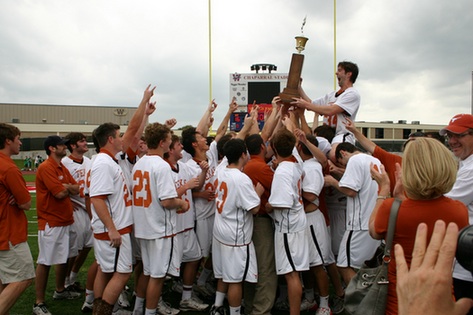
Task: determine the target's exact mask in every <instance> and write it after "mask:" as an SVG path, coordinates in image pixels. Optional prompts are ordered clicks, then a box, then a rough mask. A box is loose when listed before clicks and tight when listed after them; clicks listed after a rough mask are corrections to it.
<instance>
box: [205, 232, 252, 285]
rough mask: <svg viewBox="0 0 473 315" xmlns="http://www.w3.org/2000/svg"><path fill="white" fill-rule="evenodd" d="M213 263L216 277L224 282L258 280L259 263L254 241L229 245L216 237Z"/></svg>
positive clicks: (213, 244)
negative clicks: (239, 244) (241, 244)
mask: <svg viewBox="0 0 473 315" xmlns="http://www.w3.org/2000/svg"><path fill="white" fill-rule="evenodd" d="M212 265H213V270H214V275H215V278H217V279H222V280H223V282H226V283H239V282H243V281H247V282H251V283H256V282H258V264H257V262H256V252H255V247H254V245H253V242H251V243H250V244H248V245H243V246H228V245H225V244H222V243H220V242H219V241H217V240H216V239H215V238H214V239H213V243H212Z"/></svg>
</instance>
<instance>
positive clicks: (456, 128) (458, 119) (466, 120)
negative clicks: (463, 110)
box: [439, 114, 473, 136]
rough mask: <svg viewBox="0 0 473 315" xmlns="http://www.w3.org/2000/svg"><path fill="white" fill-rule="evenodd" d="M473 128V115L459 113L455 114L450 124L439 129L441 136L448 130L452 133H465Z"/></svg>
mask: <svg viewBox="0 0 473 315" xmlns="http://www.w3.org/2000/svg"><path fill="white" fill-rule="evenodd" d="M470 128H471V129H473V115H470V114H458V115H455V116H453V118H452V119H450V122H449V123H448V126H447V127H445V128H443V129H442V130H440V131H439V133H440V135H441V136H445V135H446V134H447V131H450V132H452V133H457V134H459V133H464V132H465V131H467V130H468V129H470Z"/></svg>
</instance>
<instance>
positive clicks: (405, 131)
mask: <svg viewBox="0 0 473 315" xmlns="http://www.w3.org/2000/svg"><path fill="white" fill-rule="evenodd" d="M410 134H411V129H402V139H409V135H410Z"/></svg>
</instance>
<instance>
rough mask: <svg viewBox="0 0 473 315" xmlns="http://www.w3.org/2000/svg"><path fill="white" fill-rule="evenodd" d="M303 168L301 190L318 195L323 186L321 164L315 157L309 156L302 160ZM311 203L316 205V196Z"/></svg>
mask: <svg viewBox="0 0 473 315" xmlns="http://www.w3.org/2000/svg"><path fill="white" fill-rule="evenodd" d="M303 168H304V178H303V179H302V190H303V191H305V192H308V193H312V194H314V195H316V196H317V197H319V196H320V192H321V191H322V188H324V174H323V172H322V165H321V164H320V163H319V162H318V161H317V160H316V159H315V158H311V159H308V160H305V161H304V163H303ZM312 203H313V204H315V205H316V206H317V207H318V206H319V198H316V199H315V200H314V201H312Z"/></svg>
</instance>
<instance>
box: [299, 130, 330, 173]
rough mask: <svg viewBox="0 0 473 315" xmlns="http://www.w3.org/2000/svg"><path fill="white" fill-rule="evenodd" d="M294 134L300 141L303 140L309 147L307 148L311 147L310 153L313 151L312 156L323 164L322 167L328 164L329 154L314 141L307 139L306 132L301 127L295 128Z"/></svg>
mask: <svg viewBox="0 0 473 315" xmlns="http://www.w3.org/2000/svg"><path fill="white" fill-rule="evenodd" d="M294 135H295V136H296V138H297V139H298V140H299V141H300V142H302V143H303V144H304V145H305V146H306V147H307V149H309V151H310V153H312V156H313V157H315V158H316V159H317V161H318V162H319V163H320V164H321V165H322V168H323V169H325V168H326V167H327V164H328V159H327V156H326V155H325V154H324V153H323V152H322V151H321V150H320V149H319V148H318V147H317V146H315V145H314V144H313V143H312V142H310V141H307V138H306V134H305V133H304V131H302V130H301V129H296V130H294Z"/></svg>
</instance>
